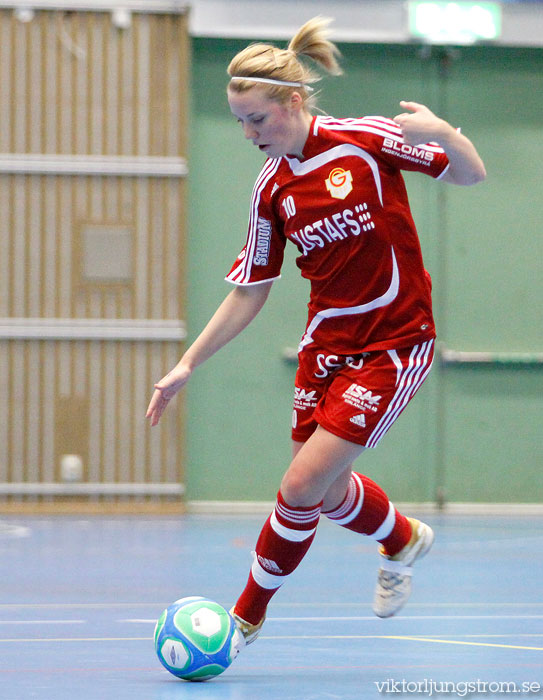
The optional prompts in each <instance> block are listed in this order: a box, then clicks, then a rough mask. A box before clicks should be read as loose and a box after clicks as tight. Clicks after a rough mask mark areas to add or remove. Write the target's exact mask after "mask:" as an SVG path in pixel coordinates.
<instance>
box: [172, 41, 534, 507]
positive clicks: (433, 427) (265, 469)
mask: <svg viewBox="0 0 543 700" xmlns="http://www.w3.org/2000/svg"><path fill="white" fill-rule="evenodd" d="M246 43H247V42H246V41H242V42H239V41H233V40H215V39H213V40H212V39H195V40H193V56H192V60H193V65H192V76H193V78H192V92H191V102H192V105H191V114H192V119H191V137H190V152H189V165H190V176H189V177H190V207H189V242H188V255H189V265H188V269H189V279H188V318H187V321H188V326H189V341H190V340H193V339H194V338H195V337H196V335H197V334H198V332H199V330H201V328H202V327H203V325H204V324H205V323H206V321H207V320H208V318H209V317H210V316H211V315H212V313H213V312H214V310H215V308H216V307H217V305H218V304H219V303H220V301H221V300H222V298H223V297H224V296H225V294H226V293H227V292H228V291H229V290H230V289H231V287H230V285H228V284H227V283H226V282H224V281H223V278H224V276H225V274H226V273H227V272H228V270H229V268H230V265H231V263H232V262H233V260H234V258H235V257H236V255H237V254H238V252H239V250H240V249H241V247H242V245H243V244H244V241H245V234H246V226H247V214H248V204H249V198H250V194H251V189H252V185H253V182H254V179H255V177H256V175H257V173H258V171H259V169H260V166H261V163H262V156H261V154H260V153H258V151H256V149H254V147H252V145H251V144H250V143H249V142H246V141H245V140H244V139H243V136H242V134H241V131H240V128H239V126H238V125H237V124H236V122H235V120H234V119H233V117H232V116H231V115H230V112H229V110H228V105H227V102H226V97H225V86H226V82H227V80H226V66H227V65H228V62H229V60H230V58H231V57H232V56H233V55H234V54H235V53H236V52H237V51H238V50H239V49H240V48H243V47H244V46H245V45H246ZM341 49H342V52H343V55H344V60H343V66H344V69H345V75H344V76H341V77H337V78H325V79H323V80H322V82H321V83H320V86H321V88H322V95H321V96H320V107H321V108H322V109H323V110H324V111H326V112H328V113H330V114H333V115H334V116H338V117H340V116H362V115H365V114H383V115H386V116H394V115H395V114H397V113H398V111H400V108H399V106H398V102H399V100H401V99H407V100H415V101H420V102H423V103H425V104H427V105H428V106H429V107H430V108H432V109H434V110H435V111H436V112H438V113H439V114H440V115H442V116H444V117H446V118H447V119H448V120H449V121H451V123H453V124H455V125H458V126H461V127H462V129H463V131H464V132H465V133H466V135H468V136H469V137H471V138H473V140H474V141H475V143H476V144H477V146H478V148H479V150H480V152H481V155H482V156H483V159H484V160H485V163H486V165H487V170H488V180H487V182H485V183H484V184H482V185H479V186H477V187H475V188H455V187H451V186H446V185H443V184H439V183H436V182H434V181H432V180H430V179H429V178H426V177H424V176H420V175H419V176H417V175H413V174H409V175H408V176H407V177H406V179H407V183H408V189H409V192H410V199H411V203H412V207H413V211H414V214H415V220H416V221H417V224H418V228H419V233H420V237H421V240H422V245H423V252H424V254H425V261H426V266H427V268H428V269H429V271H430V273H431V274H432V277H433V279H434V290H435V291H434V303H435V311H436V317H437V321H438V327H439V340H440V341H441V342H442V343H444V344H445V345H446V346H447V347H450V348H453V349H456V350H496V351H541V350H543V347H542V346H543V343H542V328H543V323H542V311H541V308H542V304H541V302H540V297H541V292H542V291H543V290H542V286H543V285H542V274H541V271H542V263H541V260H542V259H543V250H542V247H543V244H542V236H541V224H540V223H539V222H540V221H541V215H542V214H543V203H542V202H543V197H542V195H543V186H542V178H541V165H540V164H541V162H543V138H542V136H543V134H542V128H541V114H542V113H543V90H542V89H541V88H542V87H543V51H540V50H511V49H498V48H492V47H491V48H481V47H470V48H462V49H460V50H459V51H457V52H454V53H453V55H452V56H449V57H447V56H444V55H443V52H440V51H438V50H436V49H434V50H433V51H432V52H430V55H427V54H425V53H421V51H420V50H419V49H418V48H417V47H414V46H378V45H366V44H364V45H355V44H345V45H342V46H341ZM294 253H295V250H294V247H293V246H292V250H291V251H290V253H289V255H288V256H287V259H286V261H285V265H284V268H283V278H282V279H281V280H280V281H278V282H277V283H275V284H274V287H273V289H272V293H271V296H270V299H269V301H268V303H267V304H266V306H265V307H264V309H263V311H262V312H261V314H260V315H259V317H258V318H257V319H256V320H255V321H254V323H253V324H252V325H251V326H250V327H249V328H248V329H247V330H246V331H245V332H244V333H243V334H242V335H241V336H240V337H238V338H237V339H236V340H235V341H233V342H232V343H231V344H230V345H229V346H228V347H227V348H225V349H223V350H222V351H221V352H220V353H219V354H218V355H216V356H215V357H213V358H212V359H211V360H209V361H208V362H207V363H206V364H205V365H204V366H202V367H200V368H199V369H198V370H197V372H196V373H195V374H194V376H193V378H192V379H191V382H190V385H189V387H188V388H187V392H186V397H185V410H186V415H187V421H186V431H187V432H186V437H185V439H186V443H187V464H186V485H187V498H188V499H189V500H236V501H239V500H242V501H243V500H249V501H251V500H272V499H273V498H274V497H275V494H276V491H277V488H278V484H279V481H280V478H281V475H282V473H283V472H284V470H285V468H286V466H287V465H288V461H289V455H290V417H291V404H292V394H293V388H292V386H293V379H294V373H295V367H294V365H292V364H288V363H286V362H285V361H284V360H283V359H282V354H283V350H284V348H285V347H295V346H296V345H297V343H298V340H299V337H300V334H301V332H302V330H303V326H304V323H305V307H306V302H307V293H308V290H307V287H306V282H305V281H304V280H302V279H301V278H300V277H299V275H298V271H297V268H296V267H295V266H294V258H295V255H294ZM542 377H543V372H542V371H541V369H539V368H537V367H529V366H488V367H486V366H485V367H475V368H474V367H468V366H462V367H454V368H450V367H448V368H442V367H441V366H440V365H439V363H436V365H435V367H434V370H433V372H432V374H431V376H430V378H429V379H428V380H427V382H426V383H425V386H424V387H423V389H422V390H421V391H420V392H419V394H418V395H417V398H416V399H415V400H414V402H413V404H412V405H411V406H410V407H409V409H408V410H407V411H406V412H405V413H404V414H403V415H402V417H401V418H400V420H399V421H398V422H397V424H396V425H395V426H394V428H393V429H392V430H391V432H390V433H389V434H388V435H387V437H386V438H385V439H384V440H383V442H382V443H381V444H380V445H379V447H378V448H377V449H376V450H371V451H367V452H366V453H365V454H364V455H363V456H362V457H361V458H360V460H359V463H358V465H357V466H358V468H359V469H360V471H362V472H364V473H367V474H368V475H369V476H371V477H373V478H375V479H376V480H377V481H379V483H381V484H382V485H383V486H384V487H385V488H386V489H387V491H388V492H389V495H390V496H391V498H393V499H395V500H398V501H419V502H420V501H432V500H434V499H435V498H436V497H437V495H439V496H440V497H444V498H445V499H447V500H451V501H481V502H485V501H492V502H497V501H506V502H507V501H511V502H535V501H539V500H541V499H542V498H543V477H542V476H541V466H542V463H543V458H542V450H541V428H540V423H541V421H540V418H541V403H542V402H541V396H542V394H543V392H542V389H543V379H542Z"/></svg>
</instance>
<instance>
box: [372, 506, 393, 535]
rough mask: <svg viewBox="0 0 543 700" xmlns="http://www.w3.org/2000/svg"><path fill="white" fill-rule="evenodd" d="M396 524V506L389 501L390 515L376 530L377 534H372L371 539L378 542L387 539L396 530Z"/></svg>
mask: <svg viewBox="0 0 543 700" xmlns="http://www.w3.org/2000/svg"><path fill="white" fill-rule="evenodd" d="M395 524H396V511H395V509H394V505H393V504H392V503H391V502H390V501H389V502H388V514H387V517H386V518H385V519H384V520H383V522H382V523H381V525H379V527H378V528H377V530H375V532H372V533H371V535H369V537H371V539H372V540H377V541H378V542H379V541H380V540H384V539H386V538H387V537H388V536H389V535H390V533H391V532H392V530H393V529H394V525H395Z"/></svg>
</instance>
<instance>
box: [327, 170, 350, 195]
mask: <svg viewBox="0 0 543 700" xmlns="http://www.w3.org/2000/svg"><path fill="white" fill-rule="evenodd" d="M325 183H326V189H327V190H328V192H330V194H331V195H332V197H334V198H335V199H345V197H346V196H347V195H348V194H349V192H352V190H353V176H352V174H351V171H350V170H343V168H334V169H333V170H332V171H331V172H330V175H328V179H327V180H325Z"/></svg>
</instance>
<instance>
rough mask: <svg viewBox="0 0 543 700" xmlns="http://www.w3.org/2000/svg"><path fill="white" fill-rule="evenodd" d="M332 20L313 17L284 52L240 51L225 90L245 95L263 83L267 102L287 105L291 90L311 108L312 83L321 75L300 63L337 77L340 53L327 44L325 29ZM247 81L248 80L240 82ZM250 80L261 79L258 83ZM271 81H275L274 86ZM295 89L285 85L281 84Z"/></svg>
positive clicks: (269, 48)
mask: <svg viewBox="0 0 543 700" xmlns="http://www.w3.org/2000/svg"><path fill="white" fill-rule="evenodd" d="M331 21H332V20H331V19H327V18H325V17H314V18H313V19H310V20H309V21H308V22H306V23H305V24H304V25H303V26H302V27H301V28H300V29H299V30H298V31H297V32H296V34H295V35H294V37H293V38H292V39H291V41H290V43H289V45H288V48H287V49H279V48H277V47H276V46H273V45H272V44H264V43H256V44H250V45H249V46H247V48H245V49H243V50H242V51H240V52H239V53H238V54H237V55H236V56H234V58H233V59H232V61H231V62H230V65H229V66H228V75H229V76H230V77H231V78H235V80H231V81H230V84H229V86H228V89H229V90H231V91H233V92H245V91H246V90H249V89H251V88H253V87H255V85H257V84H260V85H261V87H262V79H264V83H265V85H264V87H265V90H266V94H267V96H268V97H269V98H270V99H275V100H278V101H279V102H283V101H286V100H287V99H288V98H289V96H290V94H291V93H292V91H293V90H296V89H297V90H298V91H299V92H300V93H301V94H302V97H303V98H304V102H305V103H306V106H307V107H314V102H315V99H314V96H310V93H311V91H312V88H311V87H310V86H311V83H315V82H317V81H318V80H320V77H321V76H320V74H319V73H318V72H317V71H315V70H313V69H312V68H309V66H307V65H305V63H304V62H302V61H301V60H300V57H302V58H309V59H311V60H312V61H313V62H314V63H316V64H317V65H318V66H319V67H321V68H323V69H324V70H325V71H326V72H328V73H330V74H332V75H340V74H341V72H342V71H341V68H340V66H339V63H338V59H339V57H340V52H339V50H338V48H337V47H336V46H335V44H333V43H332V42H331V41H329V40H328V38H327V37H328V31H327V28H328V25H329V24H330V22H331ZM243 78H247V80H243ZM251 78H260V79H261V80H260V81H259V83H257V82H252V81H251ZM273 81H277V83H275V84H274V82H273ZM285 82H286V83H294V84H295V85H294V86H292V85H287V86H286V85H285V84H284V83H285Z"/></svg>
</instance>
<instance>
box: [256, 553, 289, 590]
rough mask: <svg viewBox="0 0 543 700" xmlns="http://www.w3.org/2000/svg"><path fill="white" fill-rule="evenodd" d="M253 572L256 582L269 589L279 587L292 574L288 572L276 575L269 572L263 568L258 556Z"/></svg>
mask: <svg viewBox="0 0 543 700" xmlns="http://www.w3.org/2000/svg"><path fill="white" fill-rule="evenodd" d="M251 573H252V575H253V578H254V580H255V581H256V583H258V585H259V586H261V587H262V588H266V589H268V590H271V589H273V588H279V587H280V586H282V585H283V583H284V582H285V581H286V580H287V578H288V577H289V576H290V574H286V575H285V576H275V575H274V574H270V573H268V572H267V571H266V570H265V569H263V568H262V566H261V565H260V563H259V561H258V559H257V558H256V556H255V558H254V561H253V565H252V567H251Z"/></svg>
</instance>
